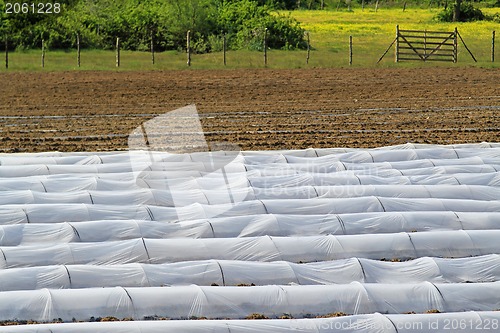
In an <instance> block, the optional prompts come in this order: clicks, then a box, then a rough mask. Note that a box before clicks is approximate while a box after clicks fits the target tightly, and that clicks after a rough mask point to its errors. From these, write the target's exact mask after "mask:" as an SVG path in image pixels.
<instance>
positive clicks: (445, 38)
mask: <svg viewBox="0 0 500 333" xmlns="http://www.w3.org/2000/svg"><path fill="white" fill-rule="evenodd" d="M457 38H458V31H457V29H456V28H455V30H454V31H451V32H446V31H443V32H440V31H426V30H424V31H419V30H400V29H399V26H397V27H396V62H399V61H402V60H422V61H452V62H457V53H458V52H457V51H458V40H457Z"/></svg>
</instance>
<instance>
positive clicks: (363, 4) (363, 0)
mask: <svg viewBox="0 0 500 333" xmlns="http://www.w3.org/2000/svg"><path fill="white" fill-rule="evenodd" d="M361 11H362V12H364V11H365V0H362V1H361Z"/></svg>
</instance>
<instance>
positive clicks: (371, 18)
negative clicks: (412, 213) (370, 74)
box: [0, 5, 500, 71]
mask: <svg viewBox="0 0 500 333" xmlns="http://www.w3.org/2000/svg"><path fill="white" fill-rule="evenodd" d="M440 10H441V9H437V8H425V9H423V8H407V9H406V10H405V11H404V12H403V11H402V8H383V7H382V8H379V9H378V10H377V11H376V12H375V9H374V7H373V5H371V6H370V7H368V6H367V7H365V8H364V10H362V9H361V8H358V7H357V8H354V10H353V11H350V12H349V11H347V10H346V9H343V10H340V11H336V10H324V11H310V10H299V11H293V12H290V15H291V16H293V17H294V18H296V19H297V20H299V21H300V22H301V23H302V26H303V28H304V29H306V31H308V32H309V33H310V39H311V45H312V50H311V54H310V60H309V64H306V51H281V50H270V51H269V52H268V67H270V68H306V67H348V66H349V36H352V37H353V67H377V66H378V67H422V66H426V67H428V66H471V65H472V66H481V67H495V68H498V67H500V66H499V64H500V54H499V53H500V52H499V51H498V50H499V49H500V46H498V47H497V52H496V54H497V56H496V58H497V61H496V62H495V63H492V62H491V60H490V59H491V39H492V38H491V37H492V31H493V30H495V29H497V30H499V29H498V28H499V24H498V23H496V22H493V21H482V22H472V23H458V24H456V23H439V22H437V21H436V20H435V19H434V18H435V16H436V14H437V13H438V12H439V11H440ZM483 12H484V13H485V14H488V15H494V14H496V13H500V8H484V9H483ZM284 14H288V12H285V13H284ZM396 25H399V26H400V28H401V29H418V30H423V29H427V30H437V31H452V30H453V29H454V28H455V27H457V28H458V30H459V32H460V34H461V35H462V37H463V38H464V40H465V42H466V43H467V46H469V48H470V49H471V51H472V52H473V53H474V55H475V56H476V58H477V60H478V62H477V63H474V61H473V60H472V58H471V57H470V56H469V54H468V53H467V51H466V50H465V48H464V47H463V45H462V43H461V42H459V55H458V59H459V60H458V63H457V64H453V63H438V62H427V63H423V62H404V63H397V64H396V63H394V49H391V50H390V51H389V52H388V54H387V55H386V57H385V58H384V59H383V60H382V61H381V62H380V63H379V64H377V60H378V59H379V58H380V56H381V55H382V54H383V53H384V51H385V50H386V49H387V47H388V46H389V45H390V44H391V42H392V41H393V40H394V37H395V32H396ZM499 33H500V32H498V33H497V35H498V34H499ZM497 40H498V38H497ZM497 44H498V43H497ZM2 58H3V57H2ZM186 60H187V57H186V54H185V53H183V52H175V51H169V52H163V53H157V54H156V56H155V62H156V63H155V65H153V64H152V62H151V54H150V53H148V52H130V51H122V52H121V66H120V68H119V69H117V70H151V69H185V68H187V64H186ZM260 67H264V54H263V53H262V52H257V51H245V50H242V51H230V52H228V53H227V66H224V65H223V54H222V52H216V53H211V54H200V55H198V54H196V55H192V66H191V68H193V69H223V68H260ZM77 69H80V70H110V69H116V66H115V53H114V52H113V51H101V50H83V51H82V53H81V67H80V68H78V67H77V63H76V50H69V51H50V50H49V51H47V52H46V56H45V68H43V69H42V68H41V50H30V51H26V52H11V53H9V69H8V70H21V71H25V70H30V71H31V70H45V71H61V70H77ZM5 70H6V69H5V66H4V64H3V59H2V65H1V66H0V71H5Z"/></svg>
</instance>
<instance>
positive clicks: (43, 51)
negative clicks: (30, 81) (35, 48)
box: [42, 39, 45, 68]
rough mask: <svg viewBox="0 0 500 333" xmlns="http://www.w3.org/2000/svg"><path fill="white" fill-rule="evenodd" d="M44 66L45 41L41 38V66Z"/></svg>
mask: <svg viewBox="0 0 500 333" xmlns="http://www.w3.org/2000/svg"><path fill="white" fill-rule="evenodd" d="M44 67H45V41H44V40H43V39H42V68H44Z"/></svg>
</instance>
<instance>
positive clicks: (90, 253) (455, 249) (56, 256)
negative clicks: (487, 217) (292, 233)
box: [0, 230, 500, 268]
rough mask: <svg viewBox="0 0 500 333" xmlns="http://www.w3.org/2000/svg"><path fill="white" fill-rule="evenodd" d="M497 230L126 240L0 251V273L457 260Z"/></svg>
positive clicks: (485, 249) (479, 250)
mask: <svg viewBox="0 0 500 333" xmlns="http://www.w3.org/2000/svg"><path fill="white" fill-rule="evenodd" d="M498 239H500V230H468V231H465V230H459V231H436V232H434V231H429V232H425V233H418V232H417V233H397V234H367V235H340V236H334V235H330V236H304V237H271V236H260V237H245V238H202V239H190V238H173V239H145V238H142V239H130V240H124V241H108V242H95V243H66V244H56V245H51V246H43V247H40V246H37V245H25V246H23V245H20V246H14V247H5V246H2V247H0V253H1V254H2V255H1V256H0V268H14V267H30V266H43V265H68V264H92V265H115V264H126V263H155V264H158V263H169V262H180V261H193V260H207V259H221V260H247V261H280V260H285V261H290V262H314V261H327V260H335V259H348V258H351V257H361V258H368V259H394V258H396V259H403V260H404V259H411V258H419V257H425V256H437V257H449V258H462V257H469V256H479V255H486V254H494V253H500V242H498Z"/></svg>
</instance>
